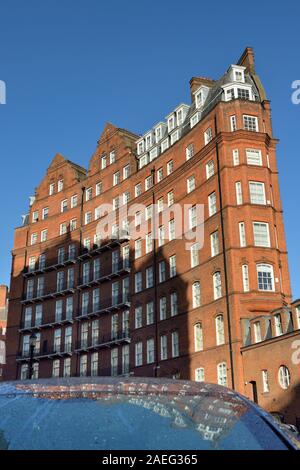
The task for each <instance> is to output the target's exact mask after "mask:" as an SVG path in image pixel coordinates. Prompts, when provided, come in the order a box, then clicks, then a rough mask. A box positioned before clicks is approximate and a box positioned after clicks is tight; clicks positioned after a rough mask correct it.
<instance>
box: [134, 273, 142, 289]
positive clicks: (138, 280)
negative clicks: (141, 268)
mask: <svg viewBox="0 0 300 470" xmlns="http://www.w3.org/2000/svg"><path fill="white" fill-rule="evenodd" d="M142 289H143V281H142V273H141V272H138V273H135V293H138V292H141V290H142Z"/></svg>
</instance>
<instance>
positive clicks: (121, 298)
mask: <svg viewBox="0 0 300 470" xmlns="http://www.w3.org/2000/svg"><path fill="white" fill-rule="evenodd" d="M127 307H130V295H129V294H128V293H123V294H119V295H117V296H115V297H110V298H108V299H103V300H100V301H99V304H98V305H93V306H92V307H90V306H89V305H88V306H86V307H84V306H82V307H81V308H80V309H79V311H78V315H77V317H76V319H84V318H89V317H92V316H98V315H101V314H102V313H107V312H112V311H114V310H120V309H124V308H127Z"/></svg>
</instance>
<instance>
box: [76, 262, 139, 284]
mask: <svg viewBox="0 0 300 470" xmlns="http://www.w3.org/2000/svg"><path fill="white" fill-rule="evenodd" d="M129 273H130V266H129V262H128V260H121V261H119V262H118V263H116V264H115V265H113V266H112V270H111V271H109V272H107V273H106V274H105V273H102V274H101V273H100V272H99V273H93V277H92V279H91V276H84V277H82V278H80V279H79V285H78V286H77V287H78V289H80V290H81V289H85V288H87V287H92V286H95V285H98V284H102V283H103V282H106V281H111V280H112V279H116V278H118V277H120V276H122V275H124V274H129Z"/></svg>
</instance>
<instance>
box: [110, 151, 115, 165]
mask: <svg viewBox="0 0 300 470" xmlns="http://www.w3.org/2000/svg"><path fill="white" fill-rule="evenodd" d="M115 161H116V152H115V151H114V150H112V151H111V152H109V163H110V164H111V165H112V164H113V163H115Z"/></svg>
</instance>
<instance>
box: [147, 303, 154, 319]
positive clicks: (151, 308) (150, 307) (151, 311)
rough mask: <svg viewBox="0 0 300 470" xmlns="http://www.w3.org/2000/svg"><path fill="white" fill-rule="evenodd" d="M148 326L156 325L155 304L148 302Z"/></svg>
mask: <svg viewBox="0 0 300 470" xmlns="http://www.w3.org/2000/svg"><path fill="white" fill-rule="evenodd" d="M146 315H147V325H151V324H152V323H154V305H153V302H152V301H151V302H148V303H147V305H146Z"/></svg>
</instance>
